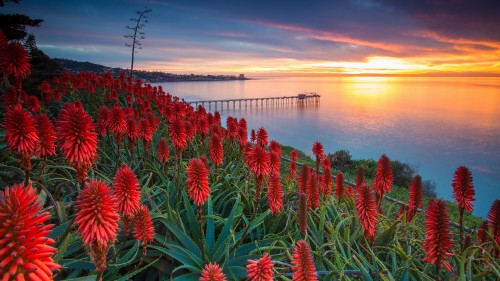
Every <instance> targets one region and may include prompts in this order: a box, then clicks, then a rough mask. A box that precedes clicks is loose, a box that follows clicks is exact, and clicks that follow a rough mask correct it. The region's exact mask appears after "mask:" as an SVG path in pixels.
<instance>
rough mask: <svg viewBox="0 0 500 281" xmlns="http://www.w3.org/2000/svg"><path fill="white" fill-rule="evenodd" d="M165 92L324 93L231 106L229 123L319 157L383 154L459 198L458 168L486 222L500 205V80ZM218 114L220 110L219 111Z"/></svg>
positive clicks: (267, 83)
mask: <svg viewBox="0 0 500 281" xmlns="http://www.w3.org/2000/svg"><path fill="white" fill-rule="evenodd" d="M162 86H163V88H164V89H165V90H166V91H168V92H170V93H172V94H174V95H176V96H179V97H182V98H184V99H185V100H187V101H193V100H208V99H228V98H248V97H271V96H290V95H297V94H299V93H301V92H303V91H316V92H318V93H319V94H321V102H320V103H319V104H318V105H309V106H305V107H297V106H295V105H286V106H264V107H262V106H260V105H259V106H255V104H254V105H253V106H252V107H250V106H247V107H245V106H242V108H241V109H239V108H238V106H237V107H236V109H233V108H232V107H230V109H229V110H227V109H226V108H225V107H224V109H222V110H221V108H220V106H219V107H218V109H219V111H220V112H221V114H222V115H223V117H224V116H228V115H231V116H234V117H237V118H241V117H244V118H245V119H246V120H247V122H248V125H249V131H250V129H252V128H254V129H258V128H259V127H264V128H266V129H267V131H268V133H269V136H270V139H275V140H277V141H278V142H280V143H282V144H285V145H290V146H294V147H297V148H299V149H301V150H303V151H305V152H307V153H310V154H312V152H311V147H312V144H313V142H314V141H316V140H319V141H320V142H321V143H322V144H323V146H324V148H325V151H327V152H334V151H336V150H339V149H347V150H349V151H350V152H351V155H352V156H353V158H372V159H375V160H377V159H378V158H379V157H380V155H381V154H384V153H385V154H387V155H388V156H389V158H391V159H398V160H401V161H403V162H407V163H410V164H412V165H416V166H417V167H418V170H419V173H420V175H421V176H422V177H423V178H424V179H432V180H434V181H435V182H436V183H437V192H438V196H439V197H443V198H446V199H452V197H451V195H452V188H451V182H452V179H453V173H454V171H455V169H456V168H457V167H458V166H460V165H465V166H467V167H469V168H470V169H471V170H472V174H473V181H474V186H475V189H476V202H475V204H474V213H475V214H477V215H480V216H483V217H485V216H486V214H487V212H488V210H489V208H490V207H491V204H492V203H493V201H494V200H495V199H499V198H500V78H428V77H422V78H420V77H419V78H413V77H412V78H400V77H333V78H332V77H328V78H323V77H322V78H297V77H293V78H263V79H257V80H248V81H225V82H177V83H166V84H162ZM212 110H214V108H213V105H212Z"/></svg>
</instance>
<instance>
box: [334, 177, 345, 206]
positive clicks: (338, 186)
mask: <svg viewBox="0 0 500 281" xmlns="http://www.w3.org/2000/svg"><path fill="white" fill-rule="evenodd" d="M344 189H345V188H344V174H343V173H342V172H339V173H338V174H337V176H336V177H335V197H337V199H338V200H339V202H340V199H341V198H342V197H345V190H344Z"/></svg>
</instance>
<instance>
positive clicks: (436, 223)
mask: <svg viewBox="0 0 500 281" xmlns="http://www.w3.org/2000/svg"><path fill="white" fill-rule="evenodd" d="M425 217H426V221H425V222H424V224H425V227H426V230H425V235H426V237H425V240H424V249H425V252H426V256H425V258H424V259H423V261H425V262H428V263H430V264H435V265H436V277H438V275H439V269H440V267H441V265H444V266H445V267H446V269H448V270H449V271H452V268H451V265H450V264H449V263H448V260H450V257H451V256H453V254H452V253H450V252H449V251H450V250H451V249H452V247H453V244H452V241H451V233H450V220H449V217H448V209H447V207H446V203H445V202H444V201H443V200H432V199H431V201H430V202H429V205H428V206H427V210H426V213H425ZM438 279H439V278H438Z"/></svg>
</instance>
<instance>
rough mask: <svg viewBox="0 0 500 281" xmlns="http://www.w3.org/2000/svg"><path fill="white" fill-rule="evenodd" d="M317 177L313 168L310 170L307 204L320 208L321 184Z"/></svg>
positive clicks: (310, 206)
mask: <svg viewBox="0 0 500 281" xmlns="http://www.w3.org/2000/svg"><path fill="white" fill-rule="evenodd" d="M316 179H317V175H316V173H315V172H314V170H313V169H312V168H311V169H310V170H309V180H308V188H307V190H306V194H307V206H308V207H309V208H311V209H317V208H319V188H318V187H319V186H318V183H317V181H316Z"/></svg>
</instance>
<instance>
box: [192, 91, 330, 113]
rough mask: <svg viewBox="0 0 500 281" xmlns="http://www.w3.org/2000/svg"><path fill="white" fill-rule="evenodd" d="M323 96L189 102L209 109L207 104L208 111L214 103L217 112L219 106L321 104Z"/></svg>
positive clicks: (306, 95) (310, 94) (311, 94)
mask: <svg viewBox="0 0 500 281" xmlns="http://www.w3.org/2000/svg"><path fill="white" fill-rule="evenodd" d="M320 98H321V96H320V95H319V94H318V93H316V92H308V93H301V94H298V95H296V96H284V97H267V98H244V99H227V100H202V101H190V102H188V103H189V104H191V105H194V106H195V107H198V105H202V106H203V107H205V108H207V107H206V106H205V104H208V109H209V110H211V109H212V103H213V104H214V106H215V110H217V109H218V105H220V109H224V105H225V106H226V108H227V109H229V107H230V106H232V108H233V109H234V108H236V106H238V107H239V108H241V106H242V105H243V106H245V107H247V106H254V105H255V106H257V107H258V106H259V104H260V106H262V107H263V106H268V105H272V106H275V105H288V104H294V103H295V104H298V105H301V104H302V105H303V104H308V103H319V101H320Z"/></svg>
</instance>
